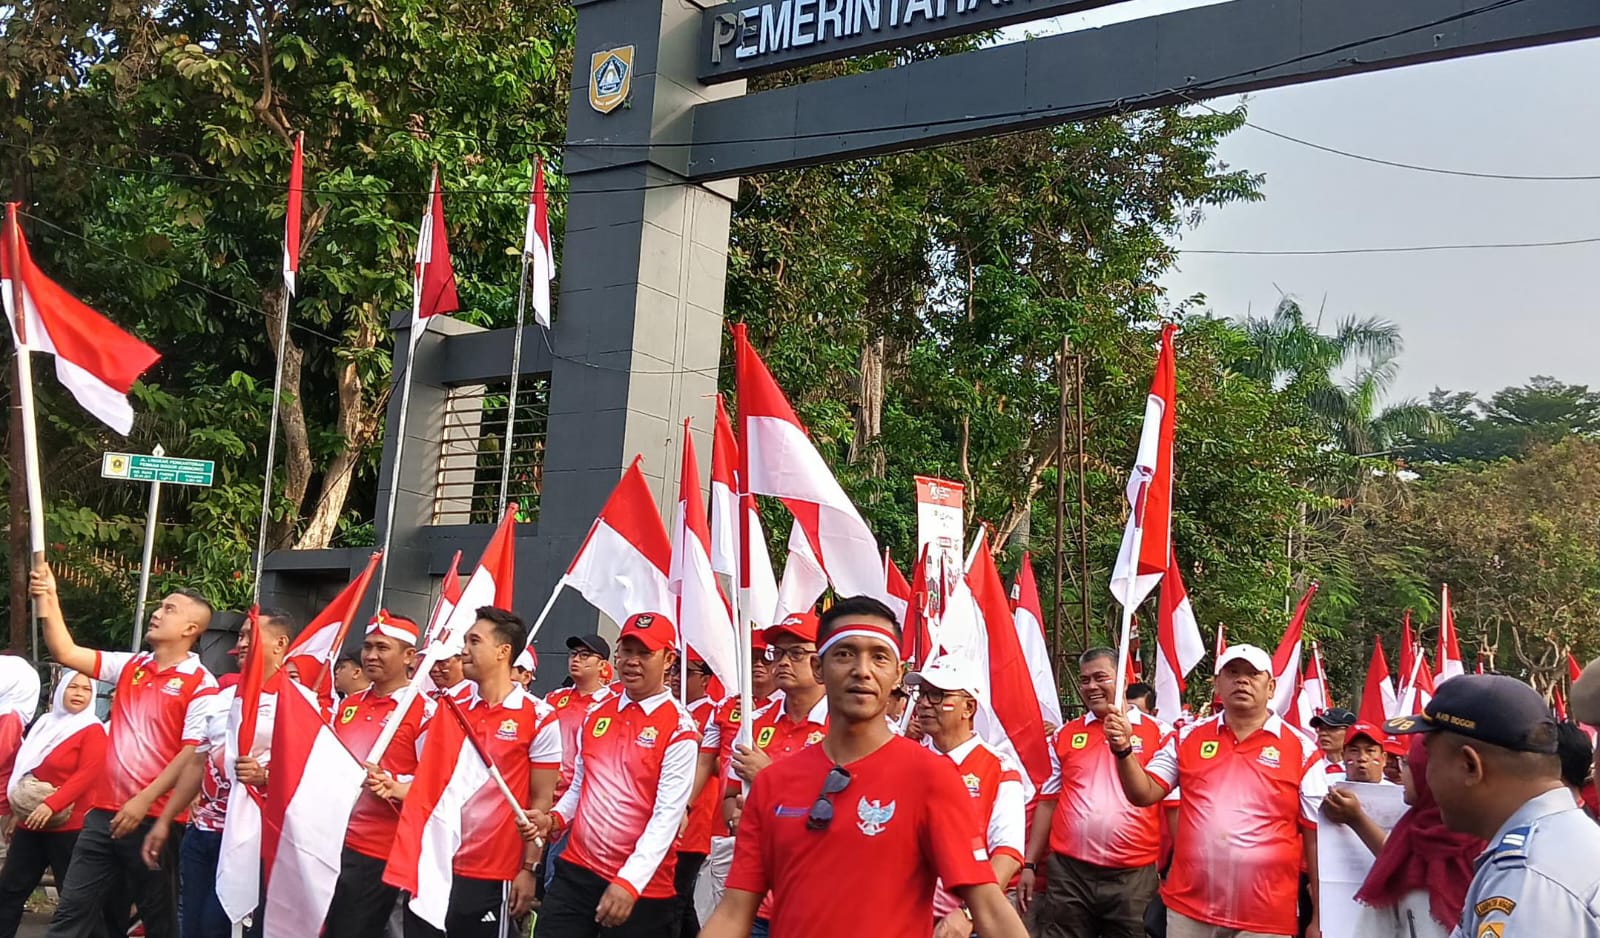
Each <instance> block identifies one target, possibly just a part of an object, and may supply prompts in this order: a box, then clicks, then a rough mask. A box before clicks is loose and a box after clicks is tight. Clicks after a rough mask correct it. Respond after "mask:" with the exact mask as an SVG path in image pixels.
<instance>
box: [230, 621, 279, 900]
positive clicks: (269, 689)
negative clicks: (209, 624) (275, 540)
mask: <svg viewBox="0 0 1600 938" xmlns="http://www.w3.org/2000/svg"><path fill="white" fill-rule="evenodd" d="M246 622H247V627H248V628H249V629H250V636H251V638H250V651H249V653H248V654H246V655H245V659H244V661H243V665H244V673H243V674H242V675H241V677H240V680H239V683H238V684H237V685H235V690H234V698H233V701H232V703H231V705H230V706H229V708H228V724H229V727H228V729H229V735H228V739H227V744H226V746H225V747H224V748H225V752H224V753H223V767H224V771H226V772H227V775H228V778H229V779H230V780H231V781H232V782H233V785H232V787H231V788H230V789H229V790H228V804H227V812H226V813H227V818H228V823H227V825H226V826H225V827H224V828H223V831H222V850H221V852H220V853H219V855H218V860H217V874H216V889H217V902H218V903H219V904H220V905H221V906H222V910H223V911H224V912H225V913H227V915H228V920H229V921H230V922H239V921H243V920H244V918H245V916H247V915H249V914H250V913H251V912H252V911H254V910H255V908H256V907H257V906H259V905H260V904H261V850H260V843H261V803H260V799H259V797H258V793H257V792H256V791H255V790H254V789H252V788H251V787H250V786H248V785H245V784H242V783H241V782H239V780H238V778H237V775H236V773H235V766H236V764H237V763H238V760H239V757H240V756H242V755H248V756H259V755H260V753H261V751H262V750H266V749H268V748H269V747H270V746H271V743H272V732H273V730H274V728H275V727H274V725H273V722H274V717H275V714H276V710H277V695H278V691H279V690H280V689H281V688H282V685H283V681H282V679H281V675H282V674H283V672H282V670H279V671H277V672H276V673H274V674H273V677H272V679H271V680H267V679H266V653H265V651H264V649H263V644H262V641H261V631H260V609H259V608H257V607H255V606H252V607H251V608H250V612H249V613H248V614H247V616H246ZM224 693H226V692H225V691H224ZM263 715H265V716H266V718H267V725H266V726H265V727H262V726H261V718H262V716H263ZM263 732H264V733H265V734H266V739H265V740H261V739H260V736H261V734H262V733H263Z"/></svg>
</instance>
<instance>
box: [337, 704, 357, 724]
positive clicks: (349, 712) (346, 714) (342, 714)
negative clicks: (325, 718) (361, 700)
mask: <svg viewBox="0 0 1600 938" xmlns="http://www.w3.org/2000/svg"><path fill="white" fill-rule="evenodd" d="M355 718H356V705H355V704H351V705H350V706H348V707H345V708H344V709H343V710H340V711H339V725H340V726H343V725H344V724H346V723H349V722H350V721H351V720H354V719H355Z"/></svg>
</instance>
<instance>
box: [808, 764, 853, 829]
mask: <svg viewBox="0 0 1600 938" xmlns="http://www.w3.org/2000/svg"><path fill="white" fill-rule="evenodd" d="M849 785H850V773H849V772H847V771H845V769H844V767H843V766H838V765H836V766H834V767H833V768H832V769H830V770H829V771H828V777H827V778H826V779H823V782H822V794H820V795H818V796H817V800H816V803H814V804H813V805H812V806H811V811H810V813H808V814H807V815H806V830H808V831H825V830H827V829H828V825H829V824H831V823H833V796H834V795H837V794H838V793H839V792H841V791H844V790H845V788H847V787H849Z"/></svg>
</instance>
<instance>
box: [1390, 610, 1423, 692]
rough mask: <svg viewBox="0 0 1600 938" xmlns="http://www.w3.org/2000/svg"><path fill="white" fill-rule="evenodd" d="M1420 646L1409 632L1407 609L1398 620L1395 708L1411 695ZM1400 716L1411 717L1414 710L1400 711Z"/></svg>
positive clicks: (1409, 622) (1409, 617) (1409, 619)
mask: <svg viewBox="0 0 1600 938" xmlns="http://www.w3.org/2000/svg"><path fill="white" fill-rule="evenodd" d="M1421 650H1422V646H1421V644H1419V643H1418V642H1417V637H1416V636H1415V635H1414V634H1412V632H1411V610H1410V609H1407V610H1406V614H1405V617H1404V618H1403V619H1401V620H1400V672H1399V674H1397V675H1396V676H1395V684H1396V691H1395V706H1397V707H1398V706H1399V705H1400V702H1401V701H1404V700H1407V699H1408V697H1407V695H1408V694H1410V693H1411V686H1412V681H1413V680H1414V677H1413V676H1414V675H1415V674H1416V673H1417V658H1419V657H1420V656H1421V655H1420V653H1421ZM1397 712H1398V713H1400V714H1404V715H1407V716H1409V715H1411V714H1412V713H1415V712H1416V711H1415V710H1400V711H1397Z"/></svg>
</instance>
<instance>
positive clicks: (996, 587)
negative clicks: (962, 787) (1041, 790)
mask: <svg viewBox="0 0 1600 938" xmlns="http://www.w3.org/2000/svg"><path fill="white" fill-rule="evenodd" d="M966 581H967V587H968V589H970V590H971V592H972V601H973V604H974V605H975V606H976V607H977V609H978V611H979V613H980V615H981V616H982V627H983V630H984V632H985V634H986V636H987V642H986V643H985V645H984V646H983V647H984V651H985V653H986V654H985V658H986V659H987V662H988V673H989V703H990V705H991V706H992V707H993V708H994V713H995V716H996V717H998V718H999V720H1000V724H1001V725H1002V726H1003V727H1004V729H1005V735H1006V737H1007V738H1009V739H1010V741H1011V746H1012V748H1013V749H1014V750H1015V752H1016V754H1017V758H1018V762H1019V764H1020V765H1022V767H1023V768H1024V769H1026V770H1027V773H1028V778H1029V779H1030V780H1031V781H1032V782H1033V786H1034V789H1035V790H1037V789H1038V787H1039V786H1040V785H1043V784H1044V783H1045V781H1046V780H1047V779H1049V777H1050V751H1049V748H1048V744H1047V743H1046V741H1045V735H1044V715H1043V713H1042V712H1041V710H1040V707H1039V695H1038V692H1037V691H1036V690H1035V688H1034V683H1033V675H1032V674H1031V672H1030V670H1029V668H1028V659H1027V656H1026V655H1024V654H1023V651H1022V642H1021V641H1020V640H1019V639H1018V638H1017V627H1016V623H1015V620H1014V619H1013V617H1012V615H1011V604H1010V603H1009V602H1007V601H1006V587H1005V583H1003V582H1002V581H1001V579H1000V571H999V570H998V569H997V568H996V567H995V565H994V557H993V556H992V555H991V554H990V553H989V532H988V530H987V529H984V530H982V531H980V532H979V534H978V544H977V545H976V546H975V547H974V549H973V556H972V559H971V561H970V562H969V564H968V569H967V576H966ZM980 732H981V728H980ZM991 742H992V741H991Z"/></svg>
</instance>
